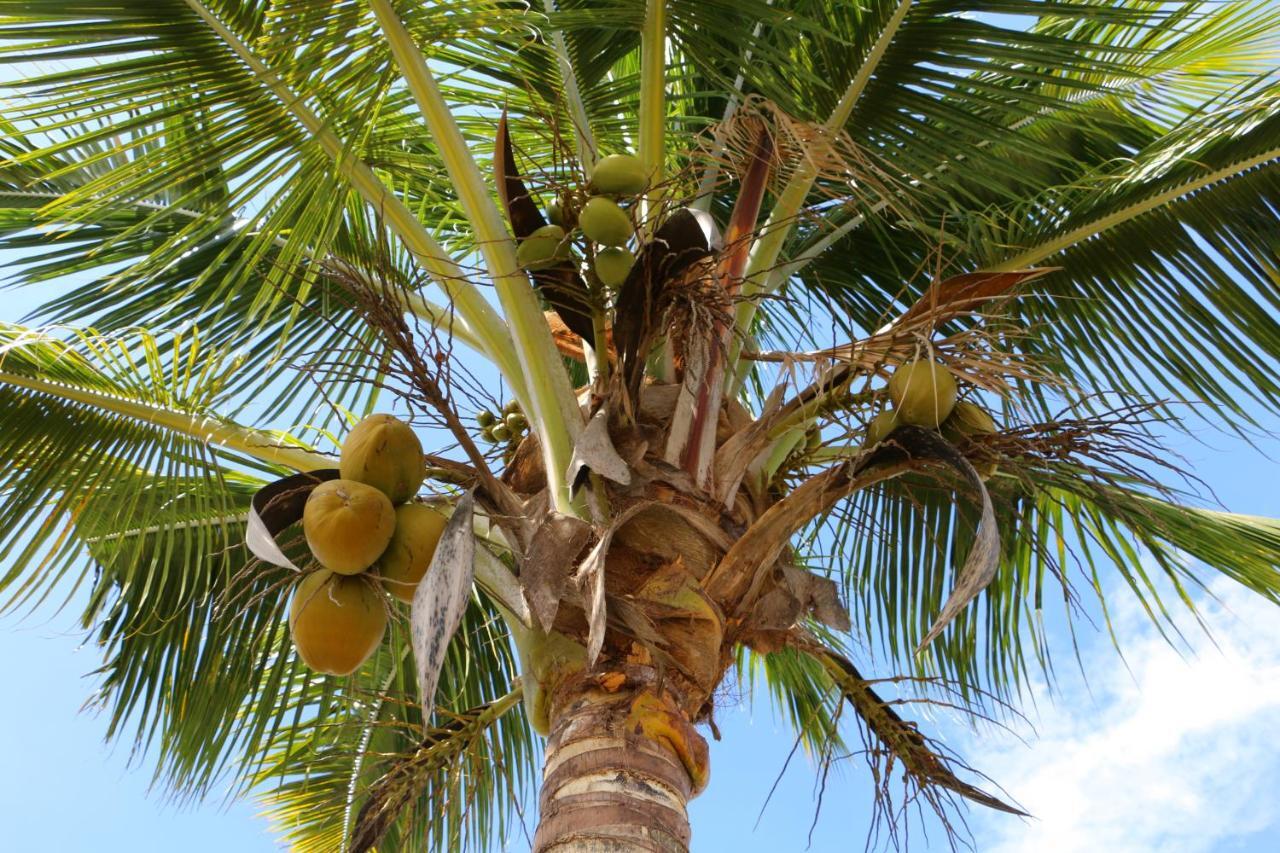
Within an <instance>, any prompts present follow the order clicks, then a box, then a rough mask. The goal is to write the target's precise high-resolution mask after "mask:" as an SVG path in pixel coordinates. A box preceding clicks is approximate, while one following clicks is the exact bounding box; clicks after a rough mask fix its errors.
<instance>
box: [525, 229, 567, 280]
mask: <svg viewBox="0 0 1280 853" xmlns="http://www.w3.org/2000/svg"><path fill="white" fill-rule="evenodd" d="M568 259H569V241H568V240H566V239H565V233H564V229H563V228H561V227H560V226H559V225H543V226H542V227H541V228H538V229H536V230H535V231H534V232H533V233H532V234H530V235H529V236H528V237H525V238H524V239H523V240H521V241H520V245H519V246H517V247H516V262H517V263H518V264H520V266H522V267H524V268H525V269H527V270H543V269H546V268H547V267H553V266H555V265H556V264H558V263H560V262H562V261H566V260H568Z"/></svg>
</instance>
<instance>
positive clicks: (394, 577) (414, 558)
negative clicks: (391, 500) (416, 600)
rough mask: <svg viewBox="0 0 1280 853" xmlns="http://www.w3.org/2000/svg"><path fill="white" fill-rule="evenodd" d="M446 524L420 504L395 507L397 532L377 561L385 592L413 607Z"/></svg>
mask: <svg viewBox="0 0 1280 853" xmlns="http://www.w3.org/2000/svg"><path fill="white" fill-rule="evenodd" d="M448 522H449V519H447V518H445V516H444V514H443V513H441V512H439V511H437V510H435V509H433V508H432V507H429V506H427V505H426V504H420V503H408V504H405V505H404V506H400V507H396V532H395V533H394V534H393V535H392V537H391V542H390V544H388V545H387V550H386V551H383V552H382V557H381V558H380V559H379V560H378V576H379V577H381V578H382V585H383V586H385V587H386V588H387V592H389V593H391V594H392V595H394V596H395V597H396V598H398V599H400V600H401V601H404V602H408V603H410V604H412V603H413V594H414V592H415V591H416V590H417V589H418V581H420V580H422V577H423V575H425V574H426V573H427V569H428V568H430V566H431V558H432V556H433V555H434V554H435V553H436V545H438V544H439V543H440V534H442V533H444V527H445V525H446V524H447V523H448Z"/></svg>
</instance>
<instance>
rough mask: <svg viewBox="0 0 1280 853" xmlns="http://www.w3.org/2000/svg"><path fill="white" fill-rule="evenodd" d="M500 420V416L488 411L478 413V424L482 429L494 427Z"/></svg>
mask: <svg viewBox="0 0 1280 853" xmlns="http://www.w3.org/2000/svg"><path fill="white" fill-rule="evenodd" d="M497 420H498V416H497V415H495V414H494V413H493V412H491V411H489V410H488V409H484V410H482V411H479V412H476V423H478V424H480V426H482V427H487V426H493V425H494V423H495V422H496V421H497Z"/></svg>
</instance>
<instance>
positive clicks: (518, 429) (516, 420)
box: [502, 412, 529, 435]
mask: <svg viewBox="0 0 1280 853" xmlns="http://www.w3.org/2000/svg"><path fill="white" fill-rule="evenodd" d="M502 423H503V424H505V425H506V427H507V429H508V430H510V431H511V434H512V435H519V434H520V433H522V432H524V430H525V427H527V426H529V422H528V421H526V420H525V419H524V415H522V414H520V413H519V412H512V413H511V414H509V415H507V416H506V417H505V418H503V419H502Z"/></svg>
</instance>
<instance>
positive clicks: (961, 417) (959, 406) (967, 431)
mask: <svg viewBox="0 0 1280 853" xmlns="http://www.w3.org/2000/svg"><path fill="white" fill-rule="evenodd" d="M995 431H996V422H995V420H994V419H993V418H992V417H991V415H989V414H987V412H986V410H985V409H983V408H982V407H981V406H979V405H977V404H976V403H970V402H969V401H968V400H961V401H959V402H958V403H956V405H955V408H954V409H952V410H951V417H949V418H947V419H946V421H944V422H943V424H942V435H943V436H944V437H946V438H947V439H949V440H951V441H956V440H957V439H960V438H964V437H966V436H970V435H991V434H992V433H994V432H995Z"/></svg>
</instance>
